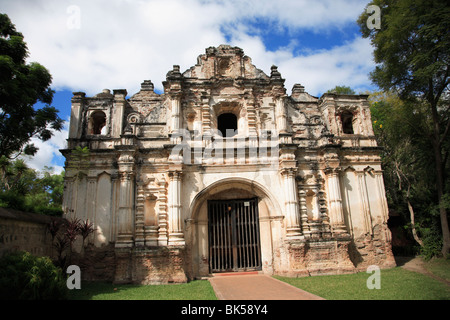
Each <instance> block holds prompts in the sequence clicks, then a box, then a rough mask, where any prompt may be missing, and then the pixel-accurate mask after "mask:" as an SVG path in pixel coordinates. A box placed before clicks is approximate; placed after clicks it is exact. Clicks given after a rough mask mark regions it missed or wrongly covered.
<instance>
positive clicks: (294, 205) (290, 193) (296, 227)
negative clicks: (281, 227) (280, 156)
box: [281, 167, 301, 239]
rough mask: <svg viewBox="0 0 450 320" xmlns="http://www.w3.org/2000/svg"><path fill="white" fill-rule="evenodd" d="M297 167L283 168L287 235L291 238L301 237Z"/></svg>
mask: <svg viewBox="0 0 450 320" xmlns="http://www.w3.org/2000/svg"><path fill="white" fill-rule="evenodd" d="M295 172H296V168H292V167H291V168H283V169H282V170H281V174H282V176H283V183H284V192H285V195H286V196H285V197H286V202H285V208H286V221H287V228H286V236H287V238H289V239H299V238H300V237H301V229H300V221H299V220H300V219H299V207H298V198H297V186H296V185H297V183H296V181H295Z"/></svg>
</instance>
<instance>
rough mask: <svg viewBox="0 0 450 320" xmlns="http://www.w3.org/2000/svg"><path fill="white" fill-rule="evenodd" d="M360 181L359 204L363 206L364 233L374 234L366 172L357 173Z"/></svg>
mask: <svg viewBox="0 0 450 320" xmlns="http://www.w3.org/2000/svg"><path fill="white" fill-rule="evenodd" d="M355 173H356V177H357V179H358V192H359V202H360V204H361V212H362V216H363V223H364V233H368V234H372V219H371V217H370V208H369V197H368V194H367V186H366V179H365V177H364V175H365V172H364V171H356V172H355Z"/></svg>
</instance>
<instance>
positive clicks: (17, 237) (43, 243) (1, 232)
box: [0, 208, 55, 257]
mask: <svg viewBox="0 0 450 320" xmlns="http://www.w3.org/2000/svg"><path fill="white" fill-rule="evenodd" d="M51 219H52V218H51V217H49V216H45V215H41V214H36V213H29V212H21V211H17V210H13V209H6V208H0V257H2V256H3V255H4V254H5V253H8V252H15V251H28V252H30V253H31V254H33V255H36V256H52V253H53V254H55V252H53V251H54V250H53V248H52V237H51V235H50V233H49V232H48V231H47V224H48V223H49V222H50V221H51Z"/></svg>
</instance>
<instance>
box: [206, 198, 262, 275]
mask: <svg viewBox="0 0 450 320" xmlns="http://www.w3.org/2000/svg"><path fill="white" fill-rule="evenodd" d="M208 221H209V268H210V271H211V272H227V271H249V270H261V248H260V235H259V214H258V199H257V198H253V199H245V200H241V199H239V200H210V201H208Z"/></svg>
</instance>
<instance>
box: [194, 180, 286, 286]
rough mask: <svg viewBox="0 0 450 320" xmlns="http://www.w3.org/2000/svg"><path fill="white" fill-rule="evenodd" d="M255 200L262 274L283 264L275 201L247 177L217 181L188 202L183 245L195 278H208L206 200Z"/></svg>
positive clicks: (279, 213) (279, 218) (280, 224)
mask: <svg viewBox="0 0 450 320" xmlns="http://www.w3.org/2000/svg"><path fill="white" fill-rule="evenodd" d="M255 197H256V198H258V204H257V206H258V211H259V230H260V248H261V264H262V272H263V273H265V274H274V272H275V270H276V269H279V267H280V266H281V265H282V261H283V260H285V258H286V257H283V254H280V252H284V250H283V248H284V238H285V227H284V223H285V221H284V215H283V213H282V210H281V207H280V205H279V203H278V201H277V200H276V199H275V198H274V196H273V195H272V194H271V192H270V191H269V190H268V188H266V187H265V186H263V185H261V184H260V183H258V182H256V181H254V180H250V179H246V178H240V177H239V178H224V179H219V180H216V181H215V182H213V183H211V184H210V185H208V186H206V187H205V188H204V189H203V190H201V191H200V192H199V193H198V194H197V195H196V196H195V197H194V198H193V200H192V201H191V205H190V208H189V210H190V219H188V225H187V233H186V245H187V246H188V247H189V252H190V253H189V255H190V257H189V258H188V259H189V260H190V261H191V272H192V274H193V276H194V277H197V278H201V277H207V276H209V275H210V270H209V247H208V237H209V232H208V210H207V206H208V205H207V203H208V200H221V199H223V200H231V199H239V198H240V199H248V198H255Z"/></svg>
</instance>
